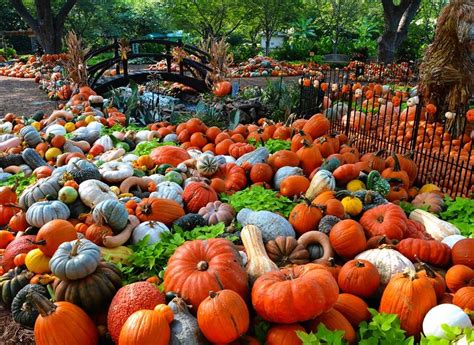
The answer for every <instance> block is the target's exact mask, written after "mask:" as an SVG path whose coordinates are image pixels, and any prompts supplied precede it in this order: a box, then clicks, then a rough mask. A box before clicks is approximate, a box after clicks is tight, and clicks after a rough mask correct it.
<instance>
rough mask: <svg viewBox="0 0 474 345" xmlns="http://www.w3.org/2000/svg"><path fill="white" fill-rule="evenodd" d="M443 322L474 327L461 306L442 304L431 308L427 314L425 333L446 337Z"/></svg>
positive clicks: (424, 325)
mask: <svg viewBox="0 0 474 345" xmlns="http://www.w3.org/2000/svg"><path fill="white" fill-rule="evenodd" d="M443 324H447V325H449V326H456V327H460V328H465V327H472V323H471V320H470V319H469V316H468V315H467V314H466V313H465V312H464V311H463V310H462V309H461V308H459V307H458V306H456V305H454V304H440V305H437V306H436V307H434V308H432V309H430V311H428V313H427V314H426V315H425V318H424V319H423V333H424V334H425V336H427V337H428V336H435V337H441V338H446V333H445V332H444V330H443V328H442V327H441V325H443ZM466 344H467V343H466Z"/></svg>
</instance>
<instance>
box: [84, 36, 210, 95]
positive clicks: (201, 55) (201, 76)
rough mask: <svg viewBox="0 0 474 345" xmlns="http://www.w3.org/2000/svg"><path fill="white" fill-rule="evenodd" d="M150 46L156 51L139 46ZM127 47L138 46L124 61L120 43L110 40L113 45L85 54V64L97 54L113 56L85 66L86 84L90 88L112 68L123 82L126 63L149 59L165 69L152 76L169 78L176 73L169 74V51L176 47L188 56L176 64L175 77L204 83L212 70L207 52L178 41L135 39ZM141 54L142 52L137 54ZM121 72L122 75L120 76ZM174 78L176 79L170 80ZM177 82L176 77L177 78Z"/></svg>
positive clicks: (170, 69)
mask: <svg viewBox="0 0 474 345" xmlns="http://www.w3.org/2000/svg"><path fill="white" fill-rule="evenodd" d="M145 44H151V45H153V46H154V47H155V48H157V49H156V52H146V51H144V50H145V49H144V47H143V45H145ZM129 45H130V46H132V45H138V53H134V52H133V51H131V52H128V53H127V56H126V58H123V57H122V56H121V54H120V44H119V42H118V41H117V40H114V43H112V44H109V45H107V46H104V47H101V48H98V49H95V50H94V51H91V52H89V53H88V54H87V55H86V56H85V60H86V63H87V62H88V61H90V60H91V59H92V58H94V57H97V56H100V55H101V54H104V53H107V52H111V53H113V57H112V58H108V59H105V60H102V61H99V62H97V63H95V64H93V65H89V66H88V67H87V71H88V75H89V85H90V86H92V87H94V86H95V85H97V84H98V82H99V80H100V79H101V78H102V77H103V76H104V74H105V72H106V71H107V70H110V69H112V68H114V67H115V75H118V76H122V77H123V78H125V79H128V78H129V66H128V62H129V61H130V60H133V59H137V58H151V59H153V60H155V61H157V62H159V61H163V60H164V61H166V67H165V68H166V70H165V71H156V72H155V73H164V72H166V73H167V75H168V76H169V75H170V74H174V73H176V72H174V71H173V68H172V65H173V61H174V57H173V48H175V47H179V48H181V49H183V50H184V51H185V52H186V53H187V54H188V55H189V57H184V58H182V59H180V61H179V65H178V66H179V67H178V68H179V70H178V72H177V73H178V74H179V75H180V76H181V77H182V78H181V79H182V80H183V81H189V77H187V78H184V76H185V74H188V75H191V76H192V78H194V79H197V80H202V81H203V83H205V82H204V81H205V79H206V76H207V73H208V72H209V71H211V70H212V69H211V68H210V67H209V66H208V61H209V59H210V56H209V54H208V53H206V52H204V51H202V50H201V49H199V48H197V47H194V46H191V45H186V44H183V42H182V41H181V40H179V41H177V42H175V41H169V40H163V39H137V40H131V41H129ZM140 51H144V52H140ZM122 73H123V74H122ZM173 79H176V78H173ZM177 79H178V80H179V79H180V78H179V77H178V78H177Z"/></svg>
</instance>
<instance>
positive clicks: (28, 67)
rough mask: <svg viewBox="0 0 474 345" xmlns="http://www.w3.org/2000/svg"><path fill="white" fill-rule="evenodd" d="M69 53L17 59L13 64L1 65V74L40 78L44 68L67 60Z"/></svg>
mask: <svg viewBox="0 0 474 345" xmlns="http://www.w3.org/2000/svg"><path fill="white" fill-rule="evenodd" d="M66 59H67V54H54V55H50V54H45V55H43V56H41V58H39V59H38V58H37V57H36V56H34V55H32V56H30V57H29V58H28V60H27V61H26V62H22V61H20V60H19V61H16V62H15V63H13V64H11V65H5V66H4V67H0V76H5V77H14V78H36V79H37V80H39V78H40V76H41V74H42V71H43V72H44V68H49V67H50V66H51V65H54V64H56V63H57V62H58V61H60V60H61V61H65V60H66Z"/></svg>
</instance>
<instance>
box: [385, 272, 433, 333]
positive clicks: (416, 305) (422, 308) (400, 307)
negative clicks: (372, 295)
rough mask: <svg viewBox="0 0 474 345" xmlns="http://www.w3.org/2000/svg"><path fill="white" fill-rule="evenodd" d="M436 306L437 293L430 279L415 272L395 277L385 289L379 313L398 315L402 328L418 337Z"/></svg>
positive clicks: (399, 274)
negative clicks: (424, 321)
mask: <svg viewBox="0 0 474 345" xmlns="http://www.w3.org/2000/svg"><path fill="white" fill-rule="evenodd" d="M435 305H436V293H435V291H434V289H433V286H432V285H431V283H430V282H429V281H428V279H426V278H424V277H421V276H420V275H418V274H416V273H415V272H413V271H407V272H404V273H398V274H396V275H394V276H393V277H392V278H391V279H390V281H389V283H388V285H387V287H386V288H385V290H384V292H383V295H382V299H381V301H380V307H379V312H381V313H386V314H397V315H398V317H399V319H400V328H402V329H403V330H405V331H406V332H407V335H408V336H411V335H414V336H418V335H419V334H420V332H421V325H422V323H423V318H424V317H425V315H426V313H427V312H428V311H429V310H430V309H431V308H433V307H434V306H435Z"/></svg>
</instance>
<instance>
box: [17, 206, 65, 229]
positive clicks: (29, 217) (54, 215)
mask: <svg viewBox="0 0 474 345" xmlns="http://www.w3.org/2000/svg"><path fill="white" fill-rule="evenodd" d="M69 215H70V211H69V207H67V205H66V204H65V203H63V202H61V201H58V200H54V201H39V202H35V203H34V204H33V205H31V206H30V207H29V208H28V211H26V221H27V222H28V224H30V225H33V226H35V227H37V228H41V227H42V226H43V225H45V224H46V223H48V222H50V221H52V220H54V219H64V220H66V219H68V218H69Z"/></svg>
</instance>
